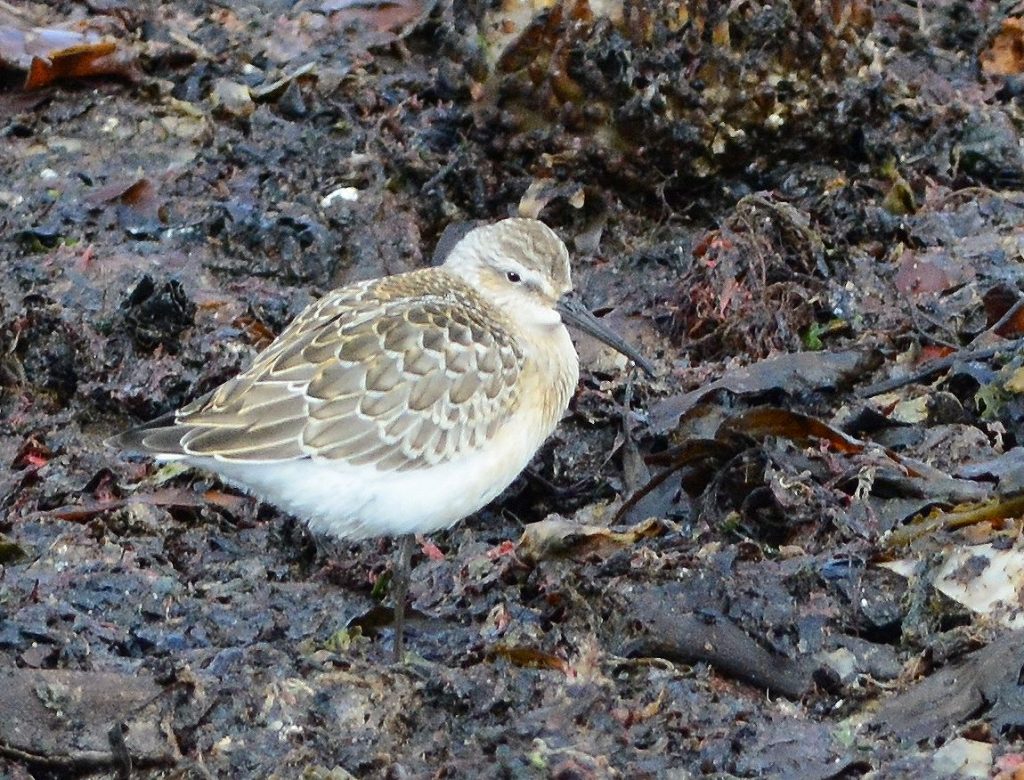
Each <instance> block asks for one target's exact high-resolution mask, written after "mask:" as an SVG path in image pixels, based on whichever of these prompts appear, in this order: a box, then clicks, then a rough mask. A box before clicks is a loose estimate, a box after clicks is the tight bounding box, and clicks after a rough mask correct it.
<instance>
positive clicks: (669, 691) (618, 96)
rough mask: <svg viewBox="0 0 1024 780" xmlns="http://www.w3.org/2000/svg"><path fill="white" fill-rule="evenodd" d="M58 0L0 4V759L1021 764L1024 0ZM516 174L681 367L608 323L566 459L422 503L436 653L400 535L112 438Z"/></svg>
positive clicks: (599, 291)
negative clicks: (134, 458)
mask: <svg viewBox="0 0 1024 780" xmlns="http://www.w3.org/2000/svg"><path fill="white" fill-rule="evenodd" d="M63 9H64V6H59V5H58V6H54V5H53V4H45V3H26V4H19V5H17V6H9V4H6V3H0V12H2V14H0V62H2V63H3V67H4V69H5V70H4V72H3V76H2V78H0V117H3V119H0V133H2V135H3V140H4V145H5V146H4V151H5V154H4V155H3V156H2V157H0V236H3V237H4V238H3V240H2V241H0V253H2V257H3V265H4V268H5V274H4V275H3V278H2V279H0V380H2V381H0V393H2V395H0V404H2V408H3V411H4V413H3V415H0V459H2V462H0V466H2V469H0V492H2V495H0V501H2V502H3V507H4V514H3V517H2V519H0V534H2V538H0V566H2V567H3V571H2V577H0V653H2V654H3V657H4V660H5V661H6V668H8V669H9V670H11V674H10V675H9V676H10V677H11V679H10V680H9V684H8V686H7V688H8V689H9V690H8V694H9V697H13V698H12V701H13V700H14V699H15V698H16V699H17V701H16V702H14V703H12V705H11V706H12V707H13V708H14V709H17V710H19V711H22V710H24V711H30V710H29V709H28V708H30V707H35V708H37V710H38V711H39V712H40V713H41V716H40V717H39V718H36V719H34V720H32V721H31V722H29V723H27V726H31V729H30V730H25V729H20V728H17V727H18V725H19V723H20V721H17V722H16V721H12V722H11V723H10V724H5V725H9V726H10V727H11V728H10V729H8V730H0V755H2V756H3V757H2V758H0V766H3V767H4V769H5V770H8V771H9V772H10V773H12V774H15V775H17V774H19V773H20V774H24V773H25V772H28V771H31V772H35V773H44V774H45V773H47V772H49V773H51V774H55V773H61V772H63V773H69V772H75V773H79V774H90V773H92V774H105V775H109V774H111V773H117V772H121V773H122V774H123V773H124V772H126V771H131V772H134V773H135V774H137V775H139V776H153V777H157V776H167V775H168V774H170V773H182V772H184V773H190V772H204V771H205V772H210V773H213V774H224V775H232V776H273V775H275V773H276V775H277V776H295V775H301V776H306V777H332V776H346V773H348V774H351V775H354V776H389V775H390V776H397V775H401V774H405V775H409V776H448V777H459V776H466V775H469V774H471V773H472V774H479V773H480V767H481V766H487V767H490V768H492V769H493V770H494V774H498V775H504V776H543V775H550V776H555V777H604V776H628V777H660V776H666V775H669V774H671V773H673V772H675V773H680V772H686V773H688V774H690V775H698V774H705V775H710V776H721V775H726V774H728V775H733V776H801V777H836V776H847V777H856V776H862V775H866V774H870V773H875V774H876V775H878V776H925V777H927V776H935V774H936V773H938V774H940V775H941V774H948V773H951V772H952V771H955V770H953V769H951V770H948V771H947V768H948V767H954V768H955V767H956V766H959V765H960V764H958V763H957V762H958V761H959V762H960V763H961V764H963V765H965V766H966V765H967V764H970V766H971V767H973V769H972V771H976V772H982V773H988V774H997V773H999V772H1003V773H1004V776H1006V777H1009V776H1010V775H1009V774H1006V773H1008V772H1012V771H1013V769H1012V767H1013V766H1014V765H1015V761H1017V759H1018V758H1019V756H1020V755H1021V754H1022V753H1024V746H1022V745H1021V744H1020V735H1021V733H1022V730H1021V724H1020V723H1019V722H1018V721H1019V717H1018V715H1019V710H1020V707H1019V701H1018V699H1019V696H1020V692H1019V682H1020V681H1019V676H1020V675H1019V672H1020V669H1021V666H1022V664H1024V661H1022V659H1021V658H1020V652H1019V650H1018V648H1019V646H1020V642H1019V637H1018V634H1017V632H1018V631H1019V630H1020V614H1019V604H1020V593H1021V591H1020V587H1021V585H1020V577H1021V571H1022V569H1024V567H1022V566H1021V563H1020V561H1021V557H1020V556H1021V550H1020V544H1019V535H1020V518H1021V515H1022V512H1021V506H1020V501H1021V499H1020V496H1021V491H1022V478H1021V473H1022V470H1021V455H1020V453H1021V451H1022V447H1021V445H1022V442H1021V441H1020V434H1019V431H1020V430H1021V422H1022V416H1024V414H1022V412H1024V406H1022V404H1021V397H1022V396H1021V392H1022V391H1021V388H1022V387H1024V382H1022V380H1021V372H1022V370H1024V367H1022V366H1021V349H1020V336H1021V321H1020V320H1021V305H1020V301H1021V291H1022V290H1024V285H1022V277H1021V264H1020V262H1019V260H1020V257H1021V256H1022V245H1021V230H1020V225H1021V223H1022V217H1024V214H1022V208H1024V197H1022V195H1021V185H1022V177H1021V175H1020V170H1021V162H1022V161H1021V152H1020V143H1019V140H1020V138H1019V137H1020V133H1019V129H1018V128H1019V127H1020V124H1021V117H1020V99H1019V92H1020V90H1019V84H1018V83H1017V82H1018V80H1019V76H1020V73H1021V68H1020V65H1019V62H1018V60H1019V57H1017V54H1016V53H1015V52H1016V49H1017V48H1019V47H1017V43H1016V41H1017V38H1018V37H1019V28H1020V19H1019V18H1017V17H1014V16H1009V15H1007V13H1006V11H1005V9H1001V8H997V7H996V6H994V5H990V6H986V7H985V8H982V9H980V10H979V9H978V7H977V4H975V5H972V6H968V5H967V4H963V3H949V4H924V3H922V4H917V5H914V4H904V3H882V4H866V3H849V4H820V3H805V2H798V1H797V0H793V1H792V2H783V3H761V2H750V3H744V4H725V3H719V4H715V3H709V4H673V3H648V2H640V3H629V4H620V3H603V4H598V3H588V2H584V1H583V0H573V1H572V2H569V1H568V0H566V1H565V2H557V3H539V4H534V5H522V6H521V7H520V8H518V10H510V9H508V8H506V7H504V6H494V7H490V6H488V7H484V6H475V5H473V4H459V3H456V4H453V5H446V4H431V3H413V2H387V3H376V2H374V3H363V2H360V3H351V2H344V3H323V2H310V3H299V4H294V3H285V2H277V0H269V2H266V3H261V4H231V5H227V6H226V5H223V4H220V5H217V4H207V3H195V4H192V5H189V6H184V5H182V4H174V3H156V4H153V5H150V6H146V7H145V8H141V9H140V8H133V7H129V6H128V5H127V4H125V3H120V2H118V1H117V0H111V2H92V3H89V4H85V5H80V6H75V7H74V9H73V10H71V11H69V13H70V14H72V15H71V16H69V17H62V16H60V13H61V12H62V10H63ZM30 43H32V46H37V48H32V47H31V46H30V45H29V44H30ZM111 46H113V47H114V48H113V49H111V48H110V47H111ZM39 47H41V48H39ZM101 52H103V53H101ZM104 57H108V58H109V57H112V58H113V60H106V61H105V60H104V59H103V58H104ZM33 63H36V64H35V65H33ZM111 63H113V64H111ZM33 67H35V69H36V70H37V71H38V73H40V74H42V75H40V76H39V80H38V81H36V82H32V81H30V82H29V84H28V85H27V84H26V82H25V79H26V78H27V77H28V74H30V73H31V72H32V70H33ZM29 86H31V87H32V88H31V89H30V88H28V87H29ZM524 196H526V197H525V200H524ZM520 207H521V208H524V209H526V210H534V211H536V212H537V213H539V214H540V216H541V217H542V218H544V219H546V220H547V221H548V222H549V223H550V224H552V225H553V226H554V227H555V228H556V229H557V230H558V231H559V232H560V233H561V235H563V237H565V238H566V239H567V241H569V242H571V245H573V246H574V250H575V251H574V270H575V277H576V282H577V287H578V288H579V289H580V291H581V292H582V294H583V296H584V298H585V299H586V300H587V302H588V304H589V305H590V306H591V307H592V308H593V309H594V310H595V311H597V313H598V314H600V315H602V316H604V317H605V318H606V320H607V321H609V322H611V323H613V325H614V327H615V328H616V329H617V330H619V331H620V332H621V333H623V335H625V336H627V337H629V338H631V339H632V340H634V341H636V342H637V343H639V344H641V345H642V347H643V349H644V350H645V352H646V353H647V354H648V355H651V356H652V357H655V358H656V359H657V361H658V362H659V364H660V367H661V368H662V376H661V377H660V378H658V379H656V380H647V379H645V378H643V377H637V376H629V375H628V374H626V373H625V372H624V371H623V366H622V364H621V363H618V362H616V361H613V360H609V359H608V358H607V356H605V355H603V353H601V352H599V351H598V350H596V349H595V348H593V345H590V344H588V343H587V342H585V341H581V344H580V352H581V355H582V356H583V363H584V372H583V373H584V378H583V381H582V383H581V388H580V391H579V392H578V393H577V395H576V397H575V399H574V402H573V405H572V407H571V411H570V413H569V414H568V415H567V418H566V420H565V421H564V422H563V425H562V427H561V429H560V430H559V431H558V433H557V434H556V435H555V437H554V438H553V440H552V441H551V442H550V443H549V444H548V445H546V446H545V447H544V448H543V449H542V451H541V452H540V453H539V454H538V456H537V458H536V459H535V461H534V462H533V464H531V467H530V470H529V473H528V474H526V475H524V477H523V478H521V479H520V480H518V481H517V482H516V484H515V485H513V486H512V487H511V488H510V489H509V490H508V491H507V492H506V494H505V495H504V496H502V497H501V498H500V499H499V500H498V501H497V502H496V503H495V504H494V505H492V506H491V507H489V508H488V509H487V510H485V511H484V512H482V513H480V515H479V516H478V517H476V518H473V519H471V520H469V521H467V522H465V523H462V524H460V525H459V526H457V527H456V528H454V529H452V530H451V531H449V532H447V533H444V534H438V535H435V536H434V537H433V538H432V539H430V540H423V541H422V544H421V546H420V547H419V549H418V551H417V554H416V566H415V570H414V576H413V583H412V600H413V606H414V611H413V615H412V617H411V623H412V646H413V648H414V650H415V654H416V656H417V657H416V658H415V659H414V660H413V661H411V662H410V663H408V664H406V665H404V666H401V667H393V666H391V665H389V664H388V662H387V659H388V657H389V653H390V647H389V641H390V630H391V628H390V624H389V611H388V609H387V603H388V602H387V593H388V587H389V560H390V551H391V542H390V541H388V540H377V541H371V542H367V543H364V544H360V545H351V544H336V543H329V542H325V541H324V540H320V539H314V538H311V537H310V536H309V535H308V534H307V533H306V532H305V531H304V529H302V528H301V527H300V526H299V525H298V524H297V523H295V522H294V521H293V520H291V519H289V518H285V517H282V516H280V515H279V514H278V513H276V512H274V511H272V510H270V509H268V508H266V507H261V506H259V505H258V504H256V503H255V502H253V501H252V500H251V499H248V498H246V497H243V496H238V495H235V494H234V493H233V492H231V491H229V490H227V489H226V488H224V487H223V486H221V485H219V484H217V483H216V481H215V480H213V479H212V478H211V477H209V476H207V475H203V474H196V473H191V472H186V473H176V472H174V471H164V470H159V469H157V468H156V467H155V466H153V465H152V464H148V463H144V462H141V463H140V462H131V461H124V460H122V459H120V458H118V456H117V455H116V453H112V452H110V451H108V450H106V449H104V447H103V445H102V441H103V439H104V438H106V437H107V436H108V435H110V434H112V433H114V432H115V431H117V430H119V429H121V428H123V427H124V426H126V425H129V424H131V423H132V422H135V421H139V420H141V419H148V418H151V417H153V416H156V415H159V414H162V413H166V412H167V411H170V410H172V409H174V408H176V407H178V406H180V405H181V404H182V403H184V402H186V401H187V400H189V399H191V398H194V397H196V396H198V395H201V394H202V393H204V392H207V391H208V390H209V389H211V388H212V387H215V386H216V385H217V384H218V383H220V382H222V381H224V380H226V379H227V378H229V377H230V376H232V375H233V374H234V373H236V372H237V371H238V370H240V369H241V368H243V367H244V366H245V365H247V363H248V362H249V361H250V360H251V359H252V357H253V355H254V354H256V352H257V351H258V350H259V349H260V348H262V347H263V346H265V345H266V343H267V342H268V341H269V340H270V339H271V338H272V337H273V335H274V334H276V333H278V332H280V330H281V329H282V328H283V327H284V325H285V324H286V323H287V322H288V321H289V320H290V319H291V318H292V317H294V316H295V314H297V313H298V312H299V311H300V310H301V309H302V308H303V307H304V306H305V305H306V304H307V303H308V302H309V301H310V300H311V299H312V297H313V296H315V295H317V294H319V293H321V292H323V291H325V290H327V289H329V288H330V287H332V286H335V285H338V284H343V283H346V282H349V281H354V280H356V279H363V278H369V277H372V276H376V275H379V274H381V273H395V272H399V271H402V270H408V269H410V268H414V267H419V266H422V265H425V264H427V263H429V262H430V252H431V251H432V250H433V249H434V247H435V245H439V244H441V245H443V244H444V241H443V240H442V234H443V232H444V231H445V229H446V228H447V226H449V225H452V224H456V223H461V222H472V221H473V220H479V219H494V218H496V217H498V216H504V215H506V214H508V213H512V212H514V211H515V210H516V209H517V208H520ZM438 252H439V253H442V252H443V249H442V248H441V247H440V246H439V248H438ZM321 548H323V549H321ZM893 569H895V570H897V571H898V572H899V573H897V571H894V570H893ZM112 691H119V692H120V693H121V698H117V697H115V696H112V694H111V692H112ZM764 691H769V692H771V696H769V697H766V696H764ZM19 697H20V698H19ZM97 702H102V703H105V704H104V706H99V705H97V704H96V703H97ZM72 704H74V709H70V707H71V705H72ZM106 704H109V706H106ZM69 714H70V715H73V717H70V718H69ZM72 721H73V722H72ZM39 724H43V725H42V727H40V725H39ZM155 724H159V728H155V727H154V725H155ZM37 732H38V733H37ZM129 767H130V768H129Z"/></svg>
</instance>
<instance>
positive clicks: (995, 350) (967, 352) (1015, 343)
mask: <svg viewBox="0 0 1024 780" xmlns="http://www.w3.org/2000/svg"><path fill="white" fill-rule="evenodd" d="M1022 346H1024V337H1021V338H1017V339H1013V340H1012V341H1007V342H1004V343H1002V344H998V345H996V346H994V347H984V348H982V349H972V348H967V349H962V350H960V351H959V352H954V353H953V354H952V355H946V357H944V358H939V359H938V360H933V361H931V362H930V363H926V364H925V365H924V367H923V368H921V369H920V370H919V371H915V372H914V373H913V374H908V375H907V376H902V377H896V378H894V379H886V380H885V381H883V382H876V383H875V384H873V385H868V386H867V387H862V388H861V389H860V390H858V391H857V397H858V398H869V397H870V396H873V395H878V394H879V393H887V392H889V391H890V390H895V389H896V388H898V387H903V386H904V385H910V384H913V383H914V382H920V381H921V380H922V379H927V378H928V377H930V376H932V375H933V374H938V373H939V372H940V371H945V370H946V369H949V368H952V367H953V366H955V365H956V364H957V363H959V362H961V361H964V360H984V359H986V358H990V357H992V356H994V355H998V354H999V353H1000V352H1007V351H1011V350H1014V349H1020V348H1021V347H1022Z"/></svg>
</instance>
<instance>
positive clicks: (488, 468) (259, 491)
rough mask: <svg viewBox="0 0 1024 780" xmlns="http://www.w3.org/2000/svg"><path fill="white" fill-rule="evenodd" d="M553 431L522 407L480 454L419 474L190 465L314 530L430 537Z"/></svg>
mask: <svg viewBox="0 0 1024 780" xmlns="http://www.w3.org/2000/svg"><path fill="white" fill-rule="evenodd" d="M554 427H555V426H554V424H551V425H544V424H538V421H537V419H536V415H535V414H534V413H532V411H531V410H524V411H521V412H520V413H518V414H516V415H515V416H513V418H512V419H511V420H509V422H508V423H507V424H506V425H505V426H504V427H503V428H502V429H501V430H500V431H499V432H498V434H497V435H496V436H495V437H494V438H493V439H491V440H490V441H489V442H487V444H486V445H485V446H484V447H483V448H482V449H479V450H475V451H473V452H470V453H467V454H466V455H465V456H463V457H461V458H458V459H456V460H453V461H450V462H448V463H444V464H442V465H439V466H431V467H428V468H424V469H418V470H415V471H390V472H389V471H377V469H376V468H374V467H373V466H349V465H346V464H344V463H339V462H337V461H330V460H312V459H307V460H294V461H283V462H277V463H229V462H225V461H220V460H215V459H213V458H187V459H186V460H187V462H188V463H190V464H191V465H194V466H199V467H200V468H204V469H206V470H208V471H212V472H214V473H217V474H219V475H221V476H222V477H223V478H224V479H225V480H226V481H227V482H229V483H231V484H233V485H236V486H237V487H240V488H242V489H243V490H245V491H247V492H249V493H251V494H253V495H254V496H257V497H259V498H261V499H263V500H264V501H267V502H268V503H270V504H273V505H274V506H277V507H279V508H280V509H283V510H284V511H286V512H288V513H289V514H292V515H294V516H295V517H297V518H299V519H301V520H305V521H306V522H307V523H308V524H309V527H310V528H311V529H312V530H313V531H316V532H319V533H325V534H328V535H330V536H334V537H337V538H342V539H365V538H367V537H371V536H398V535H401V534H407V533H431V532H432V531H437V530H439V529H441V528H447V527H449V526H451V525H453V524H454V523H456V522H458V521H459V520H461V519H462V518H464V517H466V516H467V515H471V514H472V513H473V512H476V511H477V510H478V509H480V508H481V507H483V506H484V505H485V504H487V503H488V502H489V501H491V500H492V499H493V498H495V497H496V496H497V495H498V494H499V493H501V491H503V490H504V489H505V488H506V487H508V486H509V484H511V482H512V480H513V479H515V478H516V476H517V475H518V474H519V473H520V472H521V471H522V470H523V469H524V468H526V465H527V464H528V463H529V462H530V459H531V458H532V457H533V454H534V452H535V451H536V450H537V448H538V447H540V445H541V444H543V443H544V440H545V439H547V437H548V436H549V435H550V434H551V431H552V430H553V429H554Z"/></svg>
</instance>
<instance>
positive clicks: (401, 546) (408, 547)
mask: <svg viewBox="0 0 1024 780" xmlns="http://www.w3.org/2000/svg"><path fill="white" fill-rule="evenodd" d="M415 542H416V540H415V537H413V535H412V534H403V535H402V536H401V537H400V538H399V540H398V556H397V558H396V560H395V573H394V574H393V575H392V577H391V582H392V590H393V594H394V595H393V597H392V598H393V599H394V603H395V663H400V662H401V660H402V655H403V653H404V651H405V637H404V629H405V598H406V596H408V595H409V566H410V564H411V562H412V548H413V545H414V544H415Z"/></svg>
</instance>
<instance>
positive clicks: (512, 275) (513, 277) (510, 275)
mask: <svg viewBox="0 0 1024 780" xmlns="http://www.w3.org/2000/svg"><path fill="white" fill-rule="evenodd" d="M505 278H506V279H508V280H509V281H510V282H512V284H519V282H521V281H523V279H522V277H521V276H520V275H519V274H517V273H516V272H515V271H509V272H508V273H507V274H505Z"/></svg>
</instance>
